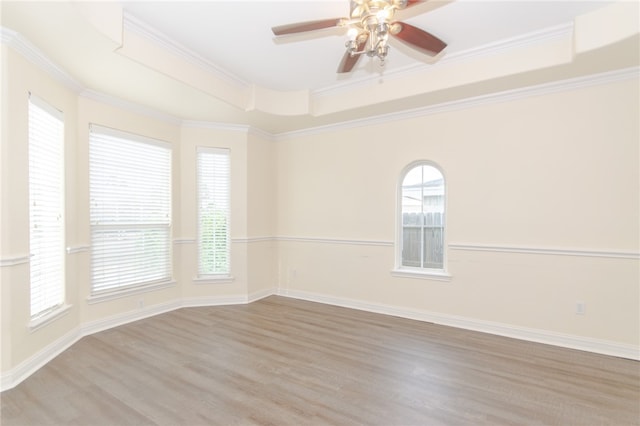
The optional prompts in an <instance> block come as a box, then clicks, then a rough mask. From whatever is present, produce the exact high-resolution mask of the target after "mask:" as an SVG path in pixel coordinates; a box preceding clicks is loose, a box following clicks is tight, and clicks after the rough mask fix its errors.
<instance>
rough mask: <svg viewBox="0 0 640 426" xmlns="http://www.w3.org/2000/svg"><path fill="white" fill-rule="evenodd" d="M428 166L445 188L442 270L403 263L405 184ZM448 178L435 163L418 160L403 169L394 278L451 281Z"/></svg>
mask: <svg viewBox="0 0 640 426" xmlns="http://www.w3.org/2000/svg"><path fill="white" fill-rule="evenodd" d="M422 166H428V167H433V168H434V169H436V170H437V171H438V172H439V173H440V175H441V176H442V179H443V186H444V200H443V202H444V211H443V218H442V219H443V233H444V238H443V260H442V268H424V267H412V266H404V265H403V262H402V260H403V259H402V250H403V244H404V241H403V234H404V233H403V211H402V196H403V190H402V187H403V183H404V181H405V178H406V177H407V175H408V174H409V172H411V170H413V169H415V168H416V167H422ZM447 192H448V191H447V177H446V175H445V173H444V171H443V170H442V168H441V167H440V166H439V165H438V164H436V163H435V162H433V161H429V160H418V161H414V162H412V163H410V164H408V165H407V166H406V167H404V168H403V169H402V172H401V173H400V176H399V179H398V183H397V189H396V239H395V267H394V269H393V271H392V275H393V276H397V277H408V278H423V279H434V280H441V281H449V280H450V279H451V275H450V274H449V272H448V268H447V221H446V216H447V198H448V197H447V195H448V194H447Z"/></svg>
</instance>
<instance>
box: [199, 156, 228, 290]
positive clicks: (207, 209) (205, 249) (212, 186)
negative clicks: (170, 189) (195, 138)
mask: <svg viewBox="0 0 640 426" xmlns="http://www.w3.org/2000/svg"><path fill="white" fill-rule="evenodd" d="M230 179H231V174H230V156H229V150H228V149H223V148H203V147H200V148H198V151H197V185H198V277H199V278H213V279H215V278H225V277H229V275H230V271H231V269H230V268H231V244H230V229H229V225H230V223H229V219H230V215H231V209H230V207H231V185H230V184H231V182H230Z"/></svg>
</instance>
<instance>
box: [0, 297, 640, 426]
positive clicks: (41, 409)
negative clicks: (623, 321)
mask: <svg viewBox="0 0 640 426" xmlns="http://www.w3.org/2000/svg"><path fill="white" fill-rule="evenodd" d="M1 398H2V417H1V420H2V425H3V426H9V425H72V424H76V425H147V424H157V425H245V424H247V425H250V424H260V425H324V424H331V425H355V424H363V425H514V424H519V425H520V424H522V425H524V424H531V425H540V424H548V425H588V426H590V425H607V424H608V425H630V424H640V408H639V401H640V363H638V362H636V361H631V360H625V359H620V358H614V357H607V356H602V355H596V354H591V353H585V352H580V351H574V350H567V349H561V348H556V347H551V346H546V345H541V344H536V343H530V342H524V341H518V340H513V339H508V338H502V337H497V336H491V335H487V334H482V333H476V332H471V331H465V330H460V329H455V328H450V327H444V326H438V325H434V324H429V323H424V322H418V321H412V320H407V319H401V318H396V317H391V316H385V315H379V314H373V313H368V312H362V311H357V310H351V309H345V308H339V307H335V306H329V305H323V304H318V303H311V302H305V301H300V300H295V299H288V298H283V297H277V296H272V297H269V298H266V299H263V300H260V301H257V302H254V303H251V304H249V305H236V306H219V307H205V308H185V309H180V310H177V311H173V312H170V313H166V314H162V315H158V316H155V317H152V318H148V319H145V320H141V321H137V322H134V323H131V324H128V325H125V326H121V327H117V328H115V329H112V330H108V331H104V332H101V333H97V334H94V335H91V336H88V337H85V338H83V339H81V340H80V341H79V342H77V343H76V344H75V345H73V346H72V347H71V348H69V349H68V350H66V351H65V352H63V353H62V354H61V355H60V356H58V357H57V358H56V359H54V360H53V361H51V362H50V363H49V364H48V365H46V366H45V367H43V368H42V369H40V370H39V371H38V372H36V373H35V374H33V375H32V376H31V377H29V378H28V379H27V380H25V381H24V382H23V383H21V384H20V385H18V386H17V387H16V388H14V389H12V390H9V391H6V392H4V393H2V395H1Z"/></svg>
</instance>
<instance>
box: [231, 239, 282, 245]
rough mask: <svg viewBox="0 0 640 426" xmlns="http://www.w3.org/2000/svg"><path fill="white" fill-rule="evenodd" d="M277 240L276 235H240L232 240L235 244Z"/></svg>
mask: <svg viewBox="0 0 640 426" xmlns="http://www.w3.org/2000/svg"><path fill="white" fill-rule="evenodd" d="M269 241H275V238H274V237H240V238H232V239H231V242H232V243H234V244H249V243H263V242H269Z"/></svg>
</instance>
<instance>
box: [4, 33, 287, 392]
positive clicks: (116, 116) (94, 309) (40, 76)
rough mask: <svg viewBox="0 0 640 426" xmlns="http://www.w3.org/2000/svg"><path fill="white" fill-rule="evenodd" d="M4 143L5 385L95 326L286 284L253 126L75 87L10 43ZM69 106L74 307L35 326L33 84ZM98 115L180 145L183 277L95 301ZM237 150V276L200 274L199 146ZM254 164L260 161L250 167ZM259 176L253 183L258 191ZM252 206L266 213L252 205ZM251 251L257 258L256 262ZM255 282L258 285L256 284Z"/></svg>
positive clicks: (177, 186)
mask: <svg viewBox="0 0 640 426" xmlns="http://www.w3.org/2000/svg"><path fill="white" fill-rule="evenodd" d="M2 49H3V50H2V58H3V61H2V67H3V68H2V71H3V72H2V86H3V91H2V145H1V148H2V149H1V150H0V159H1V161H2V169H1V173H0V184H1V186H2V193H1V201H2V203H1V207H0V212H1V216H0V219H1V222H0V223H1V226H2V228H1V232H0V243H1V244H0V259H1V260H2V264H1V267H0V278H1V280H2V281H1V283H0V285H1V296H2V313H1V315H2V316H1V320H2V323H1V330H2V337H1V339H2V341H1V344H2V345H1V352H0V354H1V356H2V361H1V364H0V365H1V368H2V370H1V371H2V378H3V387H4V386H5V385H6V383H5V382H8V383H11V382H12V381H15V380H17V379H20V378H22V377H21V376H22V374H23V372H25V371H27V370H29V369H30V368H31V369H32V368H33V367H34V366H38V365H39V364H41V363H42V362H43V361H46V358H47V357H48V356H50V355H51V354H54V353H55V352H56V350H57V349H59V348H63V347H64V346H65V345H68V344H70V343H72V342H73V341H75V340H77V338H79V337H81V336H82V335H83V334H86V333H87V332H92V331H96V330H99V329H103V328H106V327H109V326H113V325H117V324H118V323H122V322H126V321H131V320H134V319H137V318H141V317H144V316H148V315H152V314H154V313H158V312H161V311H165V310H169V309H175V308H177V307H180V306H188V305H200V304H212V303H220V301H222V302H224V301H229V302H231V303H239V302H243V301H245V302H246V300H247V299H248V297H249V296H250V295H252V294H253V295H255V296H256V297H259V296H261V295H263V293H264V292H265V291H270V292H273V289H274V288H275V286H276V277H275V275H274V268H273V267H272V265H273V259H274V255H273V247H272V243H271V242H270V241H267V242H266V243H265V242H264V241H256V242H253V240H254V239H255V237H272V236H273V227H274V215H273V211H274V207H273V203H272V200H273V199H274V198H275V197H274V195H273V193H274V186H273V184H274V174H273V172H272V168H271V165H270V164H271V162H272V151H273V142H271V141H269V140H267V139H265V138H264V137H261V136H256V135H249V133H248V132H247V130H246V129H244V130H243V129H239V130H220V129H216V128H211V126H207V125H206V124H202V125H200V124H198V123H195V124H194V123H191V124H189V125H182V123H180V122H179V121H178V120H166V119H162V118H154V117H153V116H152V115H145V114H141V113H134V112H131V111H130V110H128V109H126V108H124V107H115V106H113V105H108V104H106V103H104V102H100V101H96V100H94V99H91V98H88V97H85V96H82V95H81V94H78V93H75V92H74V91H72V90H70V89H68V88H66V87H65V86H64V85H62V84H61V83H60V82H58V81H56V80H54V79H53V78H51V77H50V76H48V75H47V74H46V73H44V72H43V71H41V70H40V69H39V68H38V67H36V66H34V65H33V64H32V63H30V62H28V61H26V60H25V59H24V58H23V57H22V56H21V55H20V54H18V53H16V52H15V51H13V50H12V49H9V48H7V47H6V46H4V45H2ZM29 92H33V93H35V94H37V95H38V96H39V97H41V98H43V99H44V100H46V101H47V102H49V103H50V104H51V105H53V106H54V107H56V108H58V109H60V110H62V111H63V112H64V120H65V123H64V124H65V132H66V138H65V171H66V176H65V177H66V182H65V196H66V213H65V216H66V217H65V221H66V246H67V247H68V249H70V253H68V254H67V264H66V283H65V285H66V302H67V303H68V304H70V305H71V306H72V307H71V309H70V310H69V311H68V313H66V314H65V315H64V316H62V317H60V318H58V319H56V320H54V321H53V322H51V323H50V324H47V325H46V326H44V327H42V328H40V329H38V330H36V331H30V330H29V328H28V324H29V320H30V318H29V303H30V302H29V265H28V252H29V247H28V241H29V214H28V153H27V142H28V131H27V122H28V109H27V108H28V93H29ZM91 123H95V124H98V125H101V126H106V127H111V128H115V129H119V130H123V131H126V132H131V133H134V134H138V135H142V136H146V137H150V138H155V139H159V140H163V141H165V142H168V143H170V144H171V146H172V153H173V171H172V172H173V188H174V189H173V193H172V197H173V230H172V231H173V239H174V242H175V244H174V247H173V249H174V262H173V276H174V279H175V281H176V283H175V285H173V286H171V287H169V288H164V289H159V290H155V291H149V292H144V293H138V294H132V295H128V296H123V297H119V298H116V299H113V300H106V301H100V302H93V301H90V300H88V296H89V294H90V289H89V282H90V251H89V247H90V226H89V186H88V185H89V163H88V153H89V146H88V145H89V126H90V124H91ZM198 146H203V147H223V148H229V149H230V150H231V170H232V176H231V185H232V187H231V191H232V212H231V226H232V227H231V238H232V241H233V244H232V271H231V274H232V275H233V281H232V282H228V283H216V282H204V283H196V282H194V278H196V277H197V267H196V262H197V261H196V257H197V248H196V243H195V242H196V228H197V224H196V223H197V214H196V185H195V179H196V175H195V170H196V155H195V154H196V149H197V147H198ZM249 166H251V170H249ZM249 183H251V188H252V189H251V190H250V191H249V190H248V187H249ZM249 205H251V207H252V208H253V209H255V210H256V211H257V212H258V211H259V213H256V214H255V215H254V214H252V213H251V211H250V210H249ZM250 259H253V263H255V267H254V268H250V263H251V262H250ZM250 284H251V285H250Z"/></svg>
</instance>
